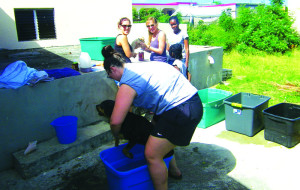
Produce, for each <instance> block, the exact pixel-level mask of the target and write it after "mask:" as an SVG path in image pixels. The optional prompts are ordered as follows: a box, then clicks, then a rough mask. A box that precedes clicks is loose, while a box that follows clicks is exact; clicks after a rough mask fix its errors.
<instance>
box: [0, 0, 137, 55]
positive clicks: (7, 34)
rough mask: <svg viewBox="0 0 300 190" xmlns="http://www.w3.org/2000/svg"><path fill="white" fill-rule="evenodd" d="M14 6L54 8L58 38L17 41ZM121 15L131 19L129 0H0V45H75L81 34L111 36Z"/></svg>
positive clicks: (10, 47) (5, 47) (4, 46)
mask: <svg viewBox="0 0 300 190" xmlns="http://www.w3.org/2000/svg"><path fill="white" fill-rule="evenodd" d="M14 8H54V14H55V27H56V37H57V39H54V40H39V41H27V42H18V38H17V31H16V25H15V16H14ZM124 16H126V17H128V18H130V19H131V20H132V0H109V1H99V0H84V1H71V0H51V1H38V0H26V1H24V0H1V4H0V18H1V19H0V26H1V27H0V48H2V49H28V48H37V47H49V46H63V45H76V44H79V43H80V42H79V39H80V38H85V37H110V36H113V37H114V36H116V34H117V21H118V19H119V18H121V17H124ZM4 26H5V27H4Z"/></svg>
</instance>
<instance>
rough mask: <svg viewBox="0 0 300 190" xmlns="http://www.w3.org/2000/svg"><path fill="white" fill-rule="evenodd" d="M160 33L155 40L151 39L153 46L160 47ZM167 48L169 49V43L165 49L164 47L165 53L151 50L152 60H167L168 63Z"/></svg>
mask: <svg viewBox="0 0 300 190" xmlns="http://www.w3.org/2000/svg"><path fill="white" fill-rule="evenodd" d="M160 31H161V30H160ZM160 31H159V32H160ZM159 32H158V34H159ZM158 34H157V35H156V38H155V39H154V40H153V41H151V43H150V46H151V47H154V48H158V46H159V43H158ZM166 49H167V44H165V49H164V51H163V53H162V54H161V55H160V54H158V53H155V52H151V55H150V61H160V62H166V63H167V52H166Z"/></svg>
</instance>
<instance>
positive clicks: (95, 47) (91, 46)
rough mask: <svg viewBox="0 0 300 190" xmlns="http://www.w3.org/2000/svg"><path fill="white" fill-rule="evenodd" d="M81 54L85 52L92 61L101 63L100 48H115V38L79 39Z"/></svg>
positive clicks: (102, 58)
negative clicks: (107, 46) (109, 46)
mask: <svg viewBox="0 0 300 190" xmlns="http://www.w3.org/2000/svg"><path fill="white" fill-rule="evenodd" d="M79 41H80V45H81V52H87V53H88V54H89V56H90V57H91V59H92V60H98V61H103V60H104V57H103V56H102V53H101V51H102V48H103V47H104V46H106V45H111V46H112V47H113V48H114V46H115V41H116V37H93V38H81V39H79Z"/></svg>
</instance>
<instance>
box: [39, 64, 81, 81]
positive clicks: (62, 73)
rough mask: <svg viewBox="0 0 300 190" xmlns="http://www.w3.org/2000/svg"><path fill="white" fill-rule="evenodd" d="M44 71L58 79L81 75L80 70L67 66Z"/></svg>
mask: <svg viewBox="0 0 300 190" xmlns="http://www.w3.org/2000/svg"><path fill="white" fill-rule="evenodd" d="M44 71H45V72H46V73H47V74H48V75H49V77H54V78H56V79H60V78H64V77H70V76H76V75H80V72H78V71H75V70H74V69H71V68H67V67H66V68H63V69H49V70H44Z"/></svg>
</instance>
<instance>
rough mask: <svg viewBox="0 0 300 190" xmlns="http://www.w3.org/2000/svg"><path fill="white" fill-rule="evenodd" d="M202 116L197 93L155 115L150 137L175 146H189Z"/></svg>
mask: <svg viewBox="0 0 300 190" xmlns="http://www.w3.org/2000/svg"><path fill="white" fill-rule="evenodd" d="M202 115H203V106H202V102H201V100H200V97H199V95H198V93H196V94H195V95H194V96H193V97H191V98H190V99H189V100H187V101H185V102H184V103H182V104H180V105H178V106H176V107H175V108H172V109H170V110H168V111H165V112H164V113H162V114H161V115H155V116H154V117H153V120H154V122H155V127H154V128H155V129H154V130H153V131H152V133H151V135H152V136H155V137H159V138H166V139H168V140H169V141H170V142H171V143H172V144H174V145H177V146H187V145H189V144H190V141H191V139H192V136H193V134H194V131H195V129H196V127H197V125H198V123H199V122H200V120H201V118H202Z"/></svg>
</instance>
